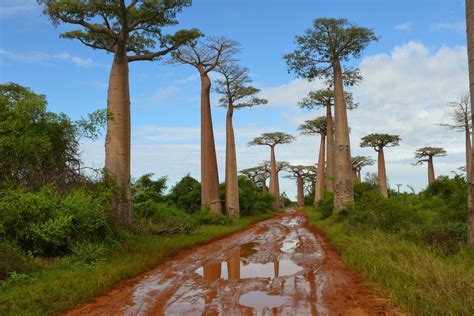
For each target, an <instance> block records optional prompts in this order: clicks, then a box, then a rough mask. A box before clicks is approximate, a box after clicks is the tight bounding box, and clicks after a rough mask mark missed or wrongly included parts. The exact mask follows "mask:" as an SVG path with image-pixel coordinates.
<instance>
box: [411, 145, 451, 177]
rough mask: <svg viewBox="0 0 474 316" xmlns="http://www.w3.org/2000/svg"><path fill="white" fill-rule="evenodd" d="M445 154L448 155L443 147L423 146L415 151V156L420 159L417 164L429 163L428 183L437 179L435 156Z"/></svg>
mask: <svg viewBox="0 0 474 316" xmlns="http://www.w3.org/2000/svg"><path fill="white" fill-rule="evenodd" d="M443 156H446V150H445V149H443V148H441V147H422V148H419V149H417V150H416V151H415V158H416V159H418V161H417V162H416V163H415V165H421V164H423V163H425V162H427V163H428V184H431V183H433V181H434V180H435V172H434V166H433V157H443Z"/></svg>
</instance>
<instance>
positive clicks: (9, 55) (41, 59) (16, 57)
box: [0, 49, 95, 68]
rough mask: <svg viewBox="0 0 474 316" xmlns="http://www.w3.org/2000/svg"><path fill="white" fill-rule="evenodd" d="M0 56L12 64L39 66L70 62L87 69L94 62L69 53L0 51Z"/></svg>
mask: <svg viewBox="0 0 474 316" xmlns="http://www.w3.org/2000/svg"><path fill="white" fill-rule="evenodd" d="M0 56H3V57H4V58H6V59H9V60H11V61H14V62H22V63H31V64H41V63H48V62H52V61H54V60H62V61H70V62H72V63H73V64H75V65H76V66H78V67H83V68H89V67H92V66H94V65H95V64H94V62H93V61H92V59H91V58H81V57H78V56H73V55H71V54H69V53H66V52H65V53H58V54H49V53H44V52H20V53H19V52H11V51H8V50H4V49H0Z"/></svg>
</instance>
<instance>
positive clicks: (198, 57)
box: [171, 37, 239, 213]
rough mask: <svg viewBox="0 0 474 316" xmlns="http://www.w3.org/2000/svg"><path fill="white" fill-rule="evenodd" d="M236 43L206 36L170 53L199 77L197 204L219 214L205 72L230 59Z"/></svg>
mask: <svg viewBox="0 0 474 316" xmlns="http://www.w3.org/2000/svg"><path fill="white" fill-rule="evenodd" d="M238 46H239V44H238V43H237V42H235V41H232V40H229V39H226V38H223V37H207V38H205V39H201V40H199V39H197V40H192V41H190V42H188V44H186V45H183V46H181V47H180V48H179V49H177V50H175V51H173V52H172V54H171V55H172V56H173V60H174V62H175V63H181V64H187V65H191V66H193V67H195V68H196V69H197V71H198V72H199V76H200V78H201V201H202V202H201V203H202V205H203V206H204V207H208V208H209V209H210V211H211V212H214V213H221V212H222V210H221V201H220V193H219V173H218V170H217V157H216V145H215V141H214V130H213V126H212V114H211V99H210V93H211V79H210V78H209V73H210V72H211V71H213V70H215V69H216V67H218V66H219V65H222V64H225V63H230V62H233V61H234V55H235V54H236V53H237V52H238Z"/></svg>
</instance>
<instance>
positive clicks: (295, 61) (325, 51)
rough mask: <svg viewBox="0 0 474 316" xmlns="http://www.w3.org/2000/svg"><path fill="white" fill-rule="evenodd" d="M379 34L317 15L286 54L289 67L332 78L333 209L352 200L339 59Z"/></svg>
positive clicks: (354, 54) (352, 54)
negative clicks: (311, 25) (333, 104)
mask: <svg viewBox="0 0 474 316" xmlns="http://www.w3.org/2000/svg"><path fill="white" fill-rule="evenodd" d="M377 39H378V38H377V37H376V36H375V35H374V33H373V32H372V30H370V29H367V28H363V27H359V26H356V25H354V24H351V23H349V22H348V21H347V20H346V19H316V20H314V23H313V27H312V28H310V29H308V30H306V32H305V34H304V35H301V36H297V37H296V43H297V45H298V47H297V49H296V50H295V51H294V52H293V53H291V54H287V55H286V56H285V60H286V62H287V64H288V68H289V70H293V71H294V72H295V73H296V74H297V75H298V76H300V77H303V78H307V79H309V80H313V79H315V78H326V79H328V78H329V79H332V86H333V88H334V103H335V121H336V131H335V145H336V146H335V148H336V154H335V166H336V169H335V187H334V209H335V210H336V211H339V210H341V209H342V208H344V207H346V206H348V205H349V204H350V203H352V202H353V201H354V191H353V188H352V167H351V150H350V142H349V124H348V120H347V108H346V104H345V102H344V87H343V82H344V77H343V74H344V71H343V70H342V65H341V63H342V62H345V61H348V60H349V59H350V58H351V57H356V58H357V57H360V55H361V53H362V51H363V50H364V49H365V48H366V47H367V45H368V44H369V43H370V42H371V41H375V40H377Z"/></svg>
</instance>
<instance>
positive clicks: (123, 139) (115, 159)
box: [105, 47, 132, 226]
mask: <svg viewBox="0 0 474 316" xmlns="http://www.w3.org/2000/svg"><path fill="white" fill-rule="evenodd" d="M128 80H129V79H128V60H127V55H126V50H125V47H121V48H120V47H119V48H118V49H117V51H116V52H115V55H114V60H113V63H112V68H111V70H110V77H109V87H108V93H107V111H108V112H109V113H110V115H109V116H110V117H108V118H107V134H106V139H105V169H106V171H107V173H108V174H109V175H110V176H111V177H112V178H113V179H114V180H115V181H116V182H117V184H118V185H119V186H120V187H121V188H122V190H123V191H122V192H123V196H121V197H118V203H117V205H116V209H115V210H114V213H113V214H112V220H113V221H114V222H116V223H118V224H119V225H122V226H130V225H131V224H132V199H131V192H130V142H131V135H130V134H131V130H130V88H129V81H128Z"/></svg>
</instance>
